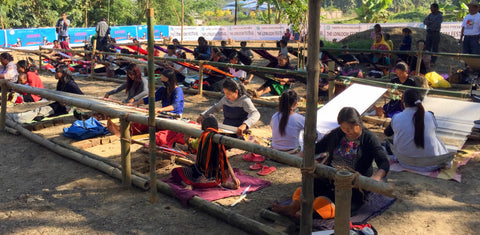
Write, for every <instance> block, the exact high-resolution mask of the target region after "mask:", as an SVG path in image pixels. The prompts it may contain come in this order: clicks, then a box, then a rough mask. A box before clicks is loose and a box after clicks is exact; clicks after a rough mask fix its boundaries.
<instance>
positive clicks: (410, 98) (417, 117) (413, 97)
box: [402, 89, 425, 148]
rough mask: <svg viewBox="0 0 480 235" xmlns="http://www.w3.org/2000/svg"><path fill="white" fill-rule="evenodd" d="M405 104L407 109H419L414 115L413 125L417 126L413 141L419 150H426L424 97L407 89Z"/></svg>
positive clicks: (415, 91) (404, 98)
mask: <svg viewBox="0 0 480 235" xmlns="http://www.w3.org/2000/svg"><path fill="white" fill-rule="evenodd" d="M402 99H403V103H404V104H405V106H407V107H417V111H416V112H415V114H414V115H413V118H412V119H413V125H414V126H415V136H414V137H413V141H414V142H415V145H416V146H417V147H419V148H425V139H424V136H425V121H424V118H425V108H423V105H422V100H423V97H422V95H421V94H420V92H419V91H417V90H415V89H407V90H405V92H404V93H403V98H402Z"/></svg>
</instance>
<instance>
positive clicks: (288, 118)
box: [270, 89, 305, 157]
mask: <svg viewBox="0 0 480 235" xmlns="http://www.w3.org/2000/svg"><path fill="white" fill-rule="evenodd" d="M296 108H297V93H296V92H295V91H294V90H290V89H289V90H286V91H285V92H283V93H282V96H280V103H279V105H278V112H276V113H275V114H273V116H272V120H271V121H270V128H272V148H274V149H276V150H280V151H283V152H287V153H290V154H295V155H297V156H300V157H301V156H302V147H301V143H300V133H301V132H302V131H303V129H304V127H305V117H304V116H302V115H300V114H298V113H296V112H295V109H296Z"/></svg>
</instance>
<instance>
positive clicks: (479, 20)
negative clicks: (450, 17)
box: [459, 0, 480, 54]
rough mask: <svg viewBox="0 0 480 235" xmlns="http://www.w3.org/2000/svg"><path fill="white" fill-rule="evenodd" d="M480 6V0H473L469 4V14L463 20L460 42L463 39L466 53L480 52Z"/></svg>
mask: <svg viewBox="0 0 480 235" xmlns="http://www.w3.org/2000/svg"><path fill="white" fill-rule="evenodd" d="M479 7H480V6H479V5H478V1H476V0H472V1H471V2H470V3H469V4H468V15H466V16H465V18H464V19H463V22H462V31H461V33H460V40H459V43H462V39H463V53H465V54H478V53H479V52H480V45H479V44H478V39H479V36H478V35H479V34H480V14H478V9H479Z"/></svg>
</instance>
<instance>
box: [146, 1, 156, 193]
mask: <svg viewBox="0 0 480 235" xmlns="http://www.w3.org/2000/svg"><path fill="white" fill-rule="evenodd" d="M153 24H154V23H153V8H149V9H148V16H147V27H148V55H147V58H148V133H149V134H150V141H149V144H150V146H149V147H150V185H151V187H152V189H151V190H150V200H151V202H152V203H156V202H157V154H156V152H155V150H156V145H157V143H156V142H155V131H156V127H155V116H156V115H155V74H154V72H155V64H154V61H153V54H154V51H153V50H154V46H155V40H154V34H153Z"/></svg>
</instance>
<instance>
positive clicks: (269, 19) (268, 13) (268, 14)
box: [267, 2, 272, 24]
mask: <svg viewBox="0 0 480 235" xmlns="http://www.w3.org/2000/svg"><path fill="white" fill-rule="evenodd" d="M267 8H268V10H267V18H268V23H269V24H271V23H272V20H271V18H270V15H271V13H270V11H271V10H270V2H268V3H267Z"/></svg>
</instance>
